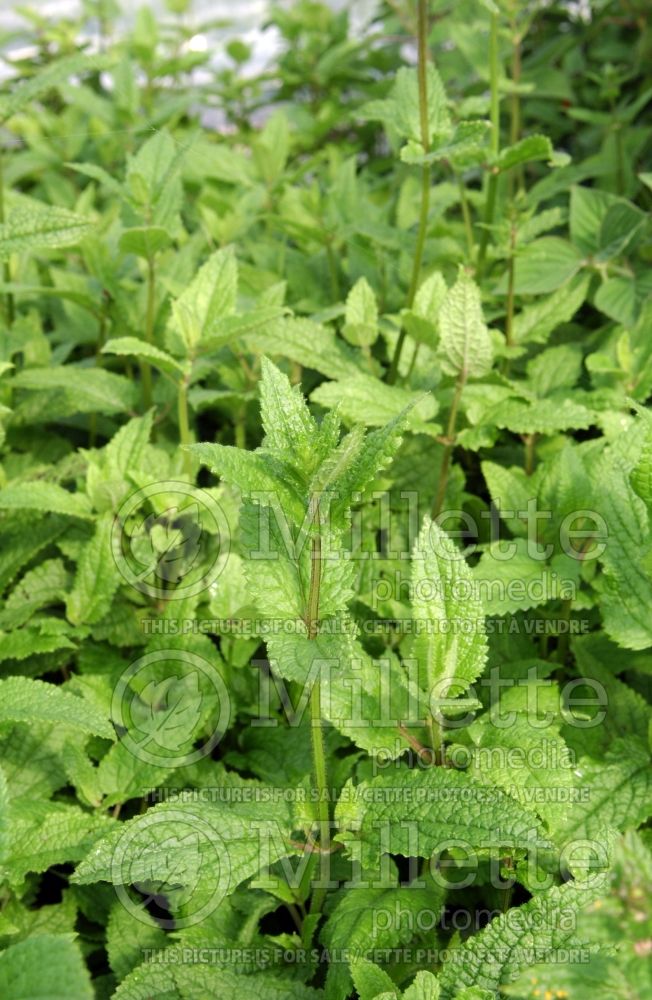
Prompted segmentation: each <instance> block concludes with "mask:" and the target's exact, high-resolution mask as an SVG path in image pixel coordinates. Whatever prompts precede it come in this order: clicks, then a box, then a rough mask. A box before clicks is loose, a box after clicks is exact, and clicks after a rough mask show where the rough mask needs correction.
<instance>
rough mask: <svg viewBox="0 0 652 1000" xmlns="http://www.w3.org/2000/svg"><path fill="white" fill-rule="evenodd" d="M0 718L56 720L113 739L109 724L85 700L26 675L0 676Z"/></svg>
mask: <svg viewBox="0 0 652 1000" xmlns="http://www.w3.org/2000/svg"><path fill="white" fill-rule="evenodd" d="M0 698H1V699H2V700H1V701H0V722H30V723H31V722H56V723H59V724H60V725H63V726H72V727H73V728H75V729H78V730H79V731H80V732H83V733H92V734H94V735H97V736H103V737H105V738H106V739H109V740H113V739H115V733H114V730H113V726H112V725H111V724H110V723H109V721H108V719H107V718H106V717H105V716H104V715H102V714H101V713H100V712H99V711H98V709H96V708H95V706H94V705H93V704H91V703H90V702H89V701H85V700H84V699H83V698H77V697H76V696H75V695H74V694H69V693H68V692H67V691H63V690H62V689H61V688H60V687H57V686H56V685H54V684H46V683H45V682H44V681H35V680H31V679H30V678H27V677H7V678H5V679H4V680H0Z"/></svg>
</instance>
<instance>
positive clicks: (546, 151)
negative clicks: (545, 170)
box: [496, 135, 553, 171]
mask: <svg viewBox="0 0 652 1000" xmlns="http://www.w3.org/2000/svg"><path fill="white" fill-rule="evenodd" d="M552 156H553V148H552V143H551V142H550V139H549V138H548V136H547V135H528V136H526V137H525V138H524V139H520V140H519V141H518V142H517V143H514V145H512V146H506V147H505V148H504V149H501V151H500V154H499V155H498V159H497V160H496V166H497V167H498V169H499V170H500V171H504V170H511V168H512V167H517V166H520V165H521V164H522V163H531V162H532V161H533V160H550V159H551V158H552Z"/></svg>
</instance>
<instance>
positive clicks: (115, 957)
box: [106, 901, 166, 980]
mask: <svg viewBox="0 0 652 1000" xmlns="http://www.w3.org/2000/svg"><path fill="white" fill-rule="evenodd" d="M165 943H166V937H165V934H164V932H163V931H162V930H161V928H160V927H159V926H158V924H157V923H156V921H155V920H154V918H153V917H150V915H149V914H148V912H147V910H145V909H142V910H141V911H140V912H139V913H138V918H137V919H136V917H135V916H134V915H133V914H132V913H130V912H129V910H128V909H127V908H126V907H125V906H123V905H122V903H121V902H120V901H116V902H115V903H114V904H113V906H112V907H111V912H110V913H109V919H108V922H107V925H106V952H107V955H108V956H109V965H110V966H111V968H112V970H113V971H114V972H115V974H116V976H117V977H118V979H119V980H122V979H124V978H125V977H126V976H128V975H129V973H130V972H131V971H132V970H133V969H135V968H136V967H137V966H138V965H140V963H141V961H142V958H143V951H144V949H146V948H147V949H155V948H163V947H164V946H165Z"/></svg>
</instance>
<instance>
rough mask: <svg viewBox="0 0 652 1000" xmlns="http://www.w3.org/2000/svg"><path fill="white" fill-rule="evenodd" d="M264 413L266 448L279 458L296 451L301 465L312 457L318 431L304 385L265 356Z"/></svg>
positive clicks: (261, 405) (263, 364) (262, 414)
mask: <svg viewBox="0 0 652 1000" xmlns="http://www.w3.org/2000/svg"><path fill="white" fill-rule="evenodd" d="M261 364H262V379H261V381H260V415H261V419H262V422H263V428H264V430H265V434H266V438H265V441H264V447H265V448H266V449H270V450H271V451H274V452H276V454H277V455H278V456H279V457H281V456H282V457H291V456H292V455H294V454H296V456H297V458H298V459H299V462H298V463H297V464H299V465H301V464H302V463H303V462H304V461H305V460H306V459H307V458H308V456H309V454H310V451H311V449H312V448H313V446H314V439H315V437H316V434H317V424H316V423H315V421H314V419H313V418H312V416H311V415H310V412H309V410H308V406H307V404H306V401H305V399H304V397H303V394H302V392H301V387H300V386H291V385H290V380H289V379H288V377H287V376H286V375H284V374H283V373H282V372H281V371H279V369H278V368H277V367H276V365H274V364H272V362H271V361H269V359H268V358H263V359H262V362H261Z"/></svg>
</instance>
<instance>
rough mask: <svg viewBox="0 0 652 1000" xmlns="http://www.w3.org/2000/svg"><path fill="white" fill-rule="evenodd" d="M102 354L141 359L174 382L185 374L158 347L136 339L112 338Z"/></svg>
mask: <svg viewBox="0 0 652 1000" xmlns="http://www.w3.org/2000/svg"><path fill="white" fill-rule="evenodd" d="M102 354H126V355H131V356H132V357H136V358H142V359H143V360H144V361H149V362H150V364H152V365H154V367H155V368H158V369H159V371H162V372H164V373H165V374H166V375H170V376H171V377H172V378H173V379H175V380H176V381H178V380H179V377H180V376H182V375H183V374H184V373H185V368H184V367H183V365H182V364H180V363H179V362H178V361H176V360H175V359H174V358H173V357H172V355H171V354H168V353H167V352H166V351H162V350H161V348H160V347H155V346H154V344H148V343H147V341H146V340H139V339H138V338H137V337H114V338H113V339H112V340H109V341H107V343H106V344H105V345H104V347H103V348H102Z"/></svg>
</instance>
